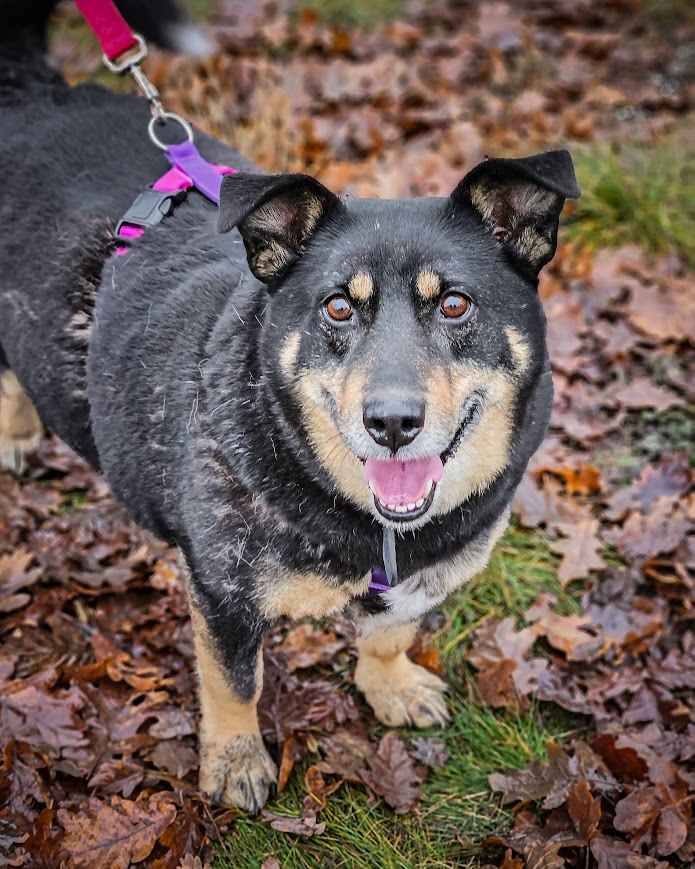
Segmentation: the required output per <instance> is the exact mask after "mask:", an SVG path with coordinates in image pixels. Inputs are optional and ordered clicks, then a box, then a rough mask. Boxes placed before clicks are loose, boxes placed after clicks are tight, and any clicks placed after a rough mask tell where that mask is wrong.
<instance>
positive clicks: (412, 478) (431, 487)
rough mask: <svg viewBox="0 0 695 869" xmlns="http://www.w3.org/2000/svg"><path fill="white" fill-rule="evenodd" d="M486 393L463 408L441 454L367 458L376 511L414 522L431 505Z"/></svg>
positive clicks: (396, 520) (473, 398)
mask: <svg viewBox="0 0 695 869" xmlns="http://www.w3.org/2000/svg"><path fill="white" fill-rule="evenodd" d="M482 401H483V396H482V395H481V394H479V393H474V394H473V395H471V396H470V398H469V399H468V400H467V401H466V404H465V405H464V408H463V419H462V421H461V424H460V425H459V427H458V429H457V431H456V434H455V435H454V437H453V438H452V440H451V443H450V444H449V446H448V447H447V448H446V450H444V452H443V453H441V454H440V455H434V456H427V457H426V458H422V459H410V460H408V461H401V460H399V459H397V458H392V459H367V461H366V462H365V467H364V472H365V476H366V478H367V483H368V484H369V488H370V490H371V492H372V495H373V496H374V506H375V507H376V509H377V512H378V513H380V514H381V515H382V516H383V517H384V518H385V519H389V520H390V521H391V522H412V521H413V520H414V519H419V518H420V516H424V514H425V513H427V511H428V510H429V509H430V507H431V506H432V502H433V500H434V495H435V492H436V489H437V484H438V483H439V481H440V480H441V478H442V474H443V473H444V465H445V463H446V462H447V461H448V459H450V458H451V456H453V455H454V453H455V452H456V448H457V447H458V445H459V443H460V442H461V439H462V437H463V435H464V433H465V432H466V430H467V429H468V428H469V427H470V426H471V425H472V423H473V422H474V421H475V420H476V419H477V418H478V416H479V415H480V410H481V408H482Z"/></svg>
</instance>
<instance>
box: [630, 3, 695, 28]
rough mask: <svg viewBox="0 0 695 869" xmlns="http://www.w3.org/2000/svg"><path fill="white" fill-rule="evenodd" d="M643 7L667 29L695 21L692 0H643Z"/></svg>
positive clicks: (654, 19)
mask: <svg viewBox="0 0 695 869" xmlns="http://www.w3.org/2000/svg"><path fill="white" fill-rule="evenodd" d="M643 8H644V10H645V12H646V13H647V15H648V16H649V17H650V18H651V20H652V21H654V23H655V24H656V25H657V26H658V27H660V28H662V29H664V30H666V31H668V30H671V29H673V28H674V27H679V26H682V25H683V23H692V22H694V21H695V6H694V5H693V2H692V0H643Z"/></svg>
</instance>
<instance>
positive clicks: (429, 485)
mask: <svg viewBox="0 0 695 869" xmlns="http://www.w3.org/2000/svg"><path fill="white" fill-rule="evenodd" d="M433 486H434V480H428V481H427V486H426V487H425V496H424V497H425V498H426V497H427V496H428V495H429V493H430V492H431V491H432V487H433Z"/></svg>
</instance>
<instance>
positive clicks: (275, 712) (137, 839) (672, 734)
mask: <svg viewBox="0 0 695 869" xmlns="http://www.w3.org/2000/svg"><path fill="white" fill-rule="evenodd" d="M195 12H196V14H197V15H198V16H199V17H201V19H202V20H203V21H205V22H206V25H207V26H208V27H209V28H210V30H211V32H212V33H213V34H214V35H215V36H216V38H217V39H218V40H219V44H220V50H219V51H218V52H217V53H216V54H215V55H214V56H212V57H210V58H209V59H207V60H203V61H200V60H193V59H191V58H186V57H180V56H173V55H169V54H166V53H164V52H158V51H153V52H152V56H151V57H150V58H149V59H148V61H147V70H148V72H149V74H150V75H151V76H152V77H153V79H154V80H155V81H156V82H157V84H158V86H159V87H160V89H161V91H162V94H163V97H164V101H165V103H166V105H167V106H168V107H169V108H171V109H173V110H177V111H180V112H182V113H184V114H185V115H186V116H187V117H189V118H190V119H191V120H193V121H195V122H196V123H198V124H199V125H200V126H201V127H203V128H204V129H206V130H207V131H209V132H211V133H213V134H214V135H217V136H219V137H221V138H223V139H225V140H227V141H229V142H231V143H232V144H235V145H237V146H238V147H239V148H240V149H242V150H243V151H244V152H245V153H246V154H247V155H249V156H251V157H253V158H254V159H255V160H256V161H257V162H258V163H259V164H260V165H261V166H263V167H264V168H266V169H269V170H275V171H281V170H287V169H290V170H302V171H309V172H311V173H313V174H316V175H317V176H318V177H319V178H320V179H321V180H322V181H323V182H324V183H325V184H327V185H328V186H331V187H333V188H334V189H336V190H338V191H346V192H352V193H354V194H361V195H379V196H401V195H422V194H446V193H448V192H449V191H450V190H451V189H452V188H453V187H454V186H455V184H456V183H457V181H458V180H459V179H460V177H461V176H462V175H463V174H464V173H465V171H467V170H468V169H469V168H471V167H472V166H473V165H474V164H475V163H476V162H478V161H479V160H480V159H482V158H483V157H484V156H485V155H505V156H509V155H516V154H523V153H531V152H533V151H535V150H541V149H543V148H547V147H556V146H558V145H567V146H568V147H570V148H571V150H572V151H573V154H574V155H575V157H576V160H577V166H578V173H579V177H580V183H581V186H582V188H583V191H584V196H583V198H582V199H581V200H580V201H579V203H578V204H577V205H574V206H572V207H569V206H568V207H567V209H566V211H565V215H564V218H563V229H562V231H561V243H560V248H559V251H558V256H557V257H556V260H555V261H554V263H553V264H552V266H551V267H549V268H548V269H546V272H545V274H544V275H543V278H542V281H541V287H540V292H541V294H542V297H543V299H544V301H545V305H546V311H547V315H548V332H549V344H550V350H551V356H552V358H553V364H554V379H555V387H556V398H555V404H554V413H553V419H552V424H551V428H550V431H549V433H548V436H547V438H546V441H545V443H544V444H543V446H542V447H541V449H540V451H539V452H538V454H537V455H536V457H535V458H534V459H533V461H532V464H531V467H530V469H529V473H528V475H527V477H526V479H525V481H524V483H523V484H522V486H521V488H520V490H519V493H518V496H517V500H516V503H515V509H514V519H513V523H512V526H511V528H510V530H509V531H508V533H507V534H506V535H505V537H504V538H503V540H502V541H501V542H500V544H499V545H498V547H497V548H496V550H495V553H494V555H493V557H492V561H491V563H490V566H489V567H488V569H487V570H486V571H485V572H484V573H483V574H482V575H481V576H479V577H477V578H476V579H475V580H474V581H473V582H471V583H470V584H469V585H468V586H467V587H466V588H464V589H463V590H462V591H461V592H460V593H458V594H457V595H456V596H455V597H454V598H453V599H452V600H450V601H449V602H448V604H447V605H446V607H445V608H444V610H443V611H442V612H441V613H437V614H433V615H432V616H431V617H429V618H428V620H427V624H426V627H427V633H426V634H425V636H424V637H423V639H422V640H421V641H419V642H418V643H417V645H416V647H414V648H413V649H412V650H411V654H412V656H413V657H414V658H415V659H416V660H417V661H418V662H419V663H421V664H423V665H424V666H427V667H429V668H431V669H432V670H434V671H435V672H438V673H442V674H444V675H445V677H446V678H447V680H448V681H449V684H450V686H451V691H450V704H451V710H452V713H453V721H452V724H451V726H450V727H449V728H448V729H447V730H445V731H437V732H429V733H417V732H414V731H408V730H402V731H397V732H395V733H392V734H388V733H387V732H386V731H385V730H384V728H382V727H381V726H380V725H378V724H377V723H376V721H375V720H374V718H373V716H372V715H371V713H370V710H369V709H368V708H367V707H366V705H365V704H364V702H363V701H362V699H361V697H360V696H359V695H358V694H357V693H356V692H355V690H354V688H353V685H352V676H351V674H352V669H353V666H354V653H353V649H352V646H351V639H352V635H351V629H350V626H349V625H348V624H346V623H344V622H342V621H338V622H329V623H326V624H320V625H309V624H304V625H300V626H290V625H285V624H282V625H279V626H278V627H277V629H276V630H274V632H273V633H272V635H271V636H270V638H269V640H268V644H267V650H266V686H265V691H264V696H263V700H262V707H261V708H262V716H261V719H262V728H263V732H264V735H265V737H266V740H267V742H268V744H269V746H270V748H271V751H272V752H273V753H274V755H275V757H276V759H277V760H278V762H279V766H280V768H281V776H280V778H281V780H280V782H279V785H278V790H279V791H281V792H280V793H279V795H278V796H277V798H274V799H273V800H272V801H271V802H270V803H269V805H268V806H267V807H266V809H267V810H266V812H265V813H264V814H263V815H261V816H260V817H256V818H251V817H248V816H244V815H243V814H241V813H238V812H235V811H225V810H222V809H220V808H219V807H214V806H211V805H209V804H208V802H207V801H206V800H205V798H204V796H203V795H201V794H200V793H199V792H198V791H197V789H196V774H197V757H196V737H195V732H196V699H195V690H194V681H193V673H192V644H191V634H190V628H189V625H188V621H187V616H186V602H185V597H184V593H183V589H182V587H181V584H180V581H179V577H178V574H177V571H176V566H175V561H174V558H173V553H172V552H171V551H170V550H168V549H167V548H166V547H165V546H163V545H161V544H159V543H157V542H155V541H152V540H151V539H149V538H148V537H147V536H146V535H145V534H143V533H142V532H140V531H138V530H137V529H136V528H135V527H134V526H133V525H132V524H130V523H129V522H128V520H127V518H126V517H125V515H124V513H123V511H122V510H121V509H120V508H119V507H118V506H117V505H116V504H115V503H114V502H113V501H112V499H111V498H110V496H109V492H108V488H107V487H106V486H105V484H104V483H103V481H101V480H100V479H99V478H98V477H97V476H96V475H95V474H93V473H92V472H91V471H90V470H89V469H88V468H87V467H86V466H85V465H84V464H83V463H82V462H81V461H79V460H78V459H76V458H75V457H74V456H73V455H72V454H71V453H70V452H69V450H67V448H65V447H64V446H63V445H61V444H60V443H59V442H58V441H57V440H55V439H54V438H51V437H47V438H46V439H45V440H44V442H43V443H42V445H41V448H40V451H39V453H38V455H37V456H36V457H34V458H33V459H32V461H31V463H30V467H29V470H28V473H27V474H26V476H25V477H24V478H22V479H15V478H13V477H11V476H10V475H9V474H6V473H0V636H1V637H2V648H1V650H0V742H1V743H2V745H3V746H4V753H3V755H2V762H1V765H0V802H1V804H2V808H1V809H0V865H8V866H31V867H35V866H36V867H56V866H60V865H65V866H90V867H92V869H94V867H114V866H117V867H124V869H127V867H128V866H129V865H131V864H132V865H147V866H153V867H158V869H164V867H171V869H174V867H179V866H181V867H186V869H195V867H198V869H201V867H202V866H204V865H208V864H211V865H212V864H214V865H216V866H219V867H229V869H237V867H240V869H247V867H248V869H252V867H259V866H261V865H263V866H264V867H265V869H273V867H278V866H280V867H283V869H294V867H317V866H321V867H399V869H400V867H404V869H405V867H408V869H409V867H454V866H456V867H459V866H462V867H482V866H495V867H503V869H540V867H545V869H561V867H568V869H579V867H590V866H597V867H600V869H622V867H626V869H657V867H667V866H680V867H688V866H693V865H695V826H694V825H693V809H692V801H693V799H694V798H695V533H694V531H695V528H694V521H693V520H694V519H695V493H694V492H693V479H694V474H693V468H694V467H695V447H694V442H695V412H694V410H693V403H694V402H693V399H694V396H695V351H694V350H693V344H692V338H693V332H694V327H695V282H694V271H693V269H695V172H694V171H693V165H694V164H693V157H694V156H695V146H694V145H693V142H694V141H695V136H694V135H693V133H694V125H693V122H692V119H693V114H692V112H693V107H694V104H695V47H694V45H695V15H693V12H692V8H691V4H690V3H689V2H687V0H680V2H679V0H611V2H608V3H602V4H596V3H594V2H591V0H543V2H540V0H524V2H519V3H513V4H511V3H510V4H506V3H504V2H485V3H473V2H450V3H446V2H432V3H426V2H424V0H423V2H419V3H417V2H399V0H378V2H377V0H375V2H371V3H369V2H367V0H348V2H344V3H337V2H332V0H311V2H306V3H304V4H302V3H301V2H300V3H288V2H282V0H278V2H274V3H272V4H270V3H268V4H266V3H262V2H259V3H252V2H248V0H218V2H199V3H196V4H195ZM52 53H53V57H54V59H55V62H56V63H57V64H58V65H59V66H60V67H62V68H63V69H64V70H65V71H66V73H67V74H68V76H69V78H70V80H71V81H79V80H83V79H85V78H95V77H96V78H97V79H98V80H100V81H103V82H104V83H106V84H107V85H109V86H116V87H128V84H127V83H126V82H122V81H120V80H117V81H116V80H114V79H113V78H111V77H109V76H107V75H105V74H103V73H101V72H99V71H98V70H99V61H98V55H97V53H96V52H95V50H94V46H93V43H92V42H91V38H90V36H89V34H87V33H86V31H85V30H84V28H83V27H82V26H81V25H80V24H79V22H78V21H77V19H76V17H75V16H74V15H73V14H71V13H70V12H64V13H63V15H62V17H61V18H60V20H59V21H58V23H57V24H56V28H55V32H54V34H53V39H52Z"/></svg>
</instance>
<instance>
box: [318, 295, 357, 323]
mask: <svg viewBox="0 0 695 869" xmlns="http://www.w3.org/2000/svg"><path fill="white" fill-rule="evenodd" d="M323 310H324V311H325V312H326V316H327V317H328V319H329V320H334V321H335V322H337V323H344V322H345V321H346V320H349V319H350V317H352V305H351V304H350V302H349V301H348V300H347V298H346V297H345V296H344V295H342V293H338V294H337V295H335V296H331V298H330V299H327V300H326V301H325V302H324V303H323Z"/></svg>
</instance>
